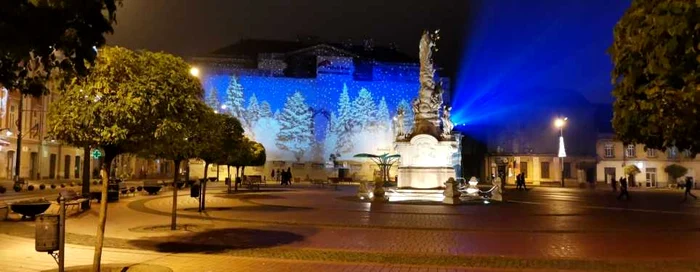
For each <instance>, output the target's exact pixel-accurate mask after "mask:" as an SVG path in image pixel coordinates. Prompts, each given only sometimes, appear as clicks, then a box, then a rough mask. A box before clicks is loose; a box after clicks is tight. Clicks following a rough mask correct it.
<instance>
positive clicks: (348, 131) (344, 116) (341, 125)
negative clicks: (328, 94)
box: [333, 84, 357, 153]
mask: <svg viewBox="0 0 700 272" xmlns="http://www.w3.org/2000/svg"><path fill="white" fill-rule="evenodd" d="M352 106H353V105H352V103H351V102H350V95H349V94H348V86H347V85H345V84H343V92H341V93H340V99H339V100H338V118H337V119H336V121H335V122H334V123H333V126H334V128H333V129H334V133H335V135H336V141H335V142H336V145H335V148H334V150H335V152H338V153H347V152H350V151H351V150H352V148H353V142H352V138H353V137H352V136H353V133H354V131H355V126H356V125H357V122H356V120H355V119H354V118H355V116H354V115H353V109H352Z"/></svg>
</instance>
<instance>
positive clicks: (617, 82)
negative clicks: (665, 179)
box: [610, 0, 700, 156]
mask: <svg viewBox="0 0 700 272" xmlns="http://www.w3.org/2000/svg"><path fill="white" fill-rule="evenodd" d="M698 30H700V2H697V1H676V0H634V1H632V5H631V7H630V8H629V9H628V10H627V12H626V13H625V15H624V16H623V17H622V18H621V19H620V21H619V22H618V23H617V25H616V26H615V30H614V43H613V45H612V47H611V48H610V55H611V58H612V61H613V63H614V68H613V71H612V81H613V84H614V90H613V96H614V97H615V103H614V105H613V109H614V116H613V120H612V124H613V127H614V129H615V132H616V134H617V137H618V138H619V139H620V140H621V141H623V142H625V143H643V144H645V145H646V146H647V147H649V148H655V149H668V148H672V147H674V146H675V147H677V148H679V149H681V150H686V149H687V150H691V152H692V154H693V156H694V155H695V154H696V153H697V151H696V150H694V147H697V146H698V145H700V134H698V133H697V132H698V131H700V127H699V126H698V121H699V120H700V111H698V109H700V54H698V51H699V50H700V35H697V33H698Z"/></svg>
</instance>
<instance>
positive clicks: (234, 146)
mask: <svg viewBox="0 0 700 272" xmlns="http://www.w3.org/2000/svg"><path fill="white" fill-rule="evenodd" d="M221 131H222V133H223V134H222V137H221V138H222V147H221V150H223V152H224V154H223V155H224V156H223V157H222V158H220V161H217V163H218V164H223V165H226V166H227V169H228V178H229V179H231V166H235V164H236V162H237V160H238V157H239V155H240V152H239V149H240V148H241V146H242V144H243V141H244V139H245V137H244V136H243V132H244V131H243V126H242V125H241V122H240V121H239V120H238V119H237V118H235V117H233V116H229V115H225V116H224V119H223V124H222V125H221ZM228 191H229V192H231V183H229V184H228Z"/></svg>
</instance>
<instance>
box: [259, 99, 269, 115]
mask: <svg viewBox="0 0 700 272" xmlns="http://www.w3.org/2000/svg"><path fill="white" fill-rule="evenodd" d="M270 117H272V108H271V107H270V103H268V102H267V101H263V102H262V103H260V118H270Z"/></svg>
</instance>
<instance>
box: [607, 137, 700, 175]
mask: <svg viewBox="0 0 700 272" xmlns="http://www.w3.org/2000/svg"><path fill="white" fill-rule="evenodd" d="M596 153H597V154H598V158H599V159H598V166H597V169H596V171H597V177H598V182H605V183H607V184H610V181H611V180H612V179H615V180H618V181H619V179H620V177H621V176H622V175H623V174H624V168H625V166H627V165H632V164H633V165H636V166H637V168H639V170H640V171H641V172H640V173H638V174H636V175H635V176H634V181H635V184H634V186H640V187H668V186H673V185H675V184H676V183H677V181H674V180H671V178H670V177H669V176H668V174H667V173H666V172H665V171H664V169H665V168H666V166H669V165H671V164H678V165H681V166H684V167H686V168H687V169H688V173H687V174H686V176H689V177H693V179H695V180H697V178H698V177H697V173H696V171H697V169H700V159H699V158H691V157H690V154H689V152H685V151H678V150H675V149H673V150H666V151H662V150H656V149H646V150H645V147H644V145H641V144H638V145H623V143H622V142H620V141H615V140H614V139H613V135H612V134H606V135H601V136H600V137H599V139H598V141H597V144H596Z"/></svg>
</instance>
